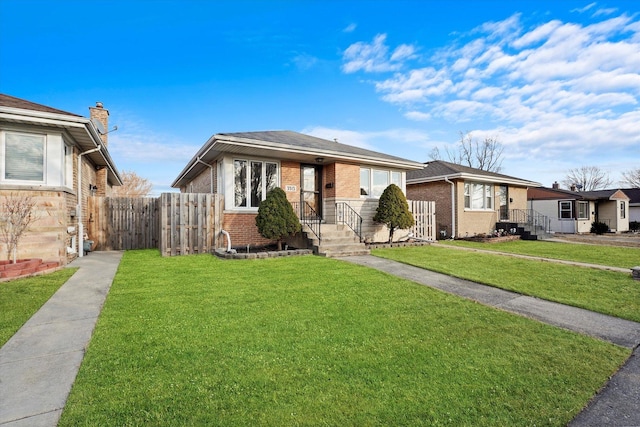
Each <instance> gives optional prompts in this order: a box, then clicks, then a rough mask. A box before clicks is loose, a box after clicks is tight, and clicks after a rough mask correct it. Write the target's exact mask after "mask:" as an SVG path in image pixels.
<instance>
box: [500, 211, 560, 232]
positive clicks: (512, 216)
mask: <svg viewBox="0 0 640 427" xmlns="http://www.w3.org/2000/svg"><path fill="white" fill-rule="evenodd" d="M509 222H517V223H518V224H527V225H530V226H532V227H534V228H535V229H537V230H542V231H544V232H546V233H549V232H551V219H549V217H548V216H547V215H543V214H541V213H540V212H536V211H534V210H533V209H510V210H509Z"/></svg>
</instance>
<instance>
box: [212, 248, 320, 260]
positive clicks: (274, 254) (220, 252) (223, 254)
mask: <svg viewBox="0 0 640 427" xmlns="http://www.w3.org/2000/svg"><path fill="white" fill-rule="evenodd" d="M213 254H214V255H215V256H217V257H218V258H223V259H263V258H280V257H290V256H301V255H313V251H312V250H311V249H291V250H286V251H265V252H255V253H237V252H236V253H229V252H227V251H225V250H224V249H216V250H215V251H214V252H213Z"/></svg>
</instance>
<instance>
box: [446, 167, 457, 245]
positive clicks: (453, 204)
mask: <svg viewBox="0 0 640 427" xmlns="http://www.w3.org/2000/svg"><path fill="white" fill-rule="evenodd" d="M444 181H445V182H448V183H449V184H451V238H452V239H455V237H456V192H455V184H454V183H453V181H449V177H447V176H445V177H444Z"/></svg>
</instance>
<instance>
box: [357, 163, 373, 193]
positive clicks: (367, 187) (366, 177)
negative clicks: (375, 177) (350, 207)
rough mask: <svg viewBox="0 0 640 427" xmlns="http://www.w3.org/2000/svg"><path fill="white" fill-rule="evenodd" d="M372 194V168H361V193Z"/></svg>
mask: <svg viewBox="0 0 640 427" xmlns="http://www.w3.org/2000/svg"><path fill="white" fill-rule="evenodd" d="M370 194H371V169H367V168H361V169H360V195H361V196H368V195H370Z"/></svg>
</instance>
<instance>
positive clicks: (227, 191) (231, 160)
mask: <svg viewBox="0 0 640 427" xmlns="http://www.w3.org/2000/svg"><path fill="white" fill-rule="evenodd" d="M420 168H422V164H421V163H418V162H413V161H410V160H406V159H402V158H399V157H394V156H390V155H386V154H382V153H377V152H375V151H371V150H366V149H363V148H359V147H354V146H351V145H346V144H342V143H339V142H337V141H329V140H326V139H321V138H316V137H313V136H309V135H303V134H300V133H297V132H291V131H267V132H244V133H221V134H216V135H214V136H212V137H211V138H210V139H209V140H208V141H207V142H206V143H205V144H204V145H203V146H202V148H201V149H200V150H199V151H198V152H197V153H196V155H195V156H194V157H193V158H192V159H191V160H190V161H189V163H188V164H187V166H186V167H185V168H184V169H183V170H182V172H180V174H179V176H178V178H176V180H175V181H174V182H173V184H171V186H172V187H174V188H179V189H180V191H181V192H188V193H191V192H193V193H219V194H221V195H223V197H224V218H223V228H224V229H225V231H228V232H229V234H230V236H231V240H232V242H233V246H234V247H243V246H246V245H261V244H268V243H270V242H269V241H268V240H265V239H264V238H263V237H262V236H260V234H259V233H258V230H257V228H256V225H255V217H256V215H257V212H258V206H259V205H260V202H261V201H262V200H264V198H265V197H266V194H267V192H268V191H269V190H270V189H272V188H274V187H280V188H282V189H283V190H284V191H285V193H286V194H287V199H288V200H289V202H291V203H292V205H294V208H296V210H297V212H298V214H299V215H300V212H301V211H300V205H301V202H302V204H303V205H305V204H306V206H307V209H305V211H306V212H307V214H305V215H308V212H309V211H310V209H313V211H315V212H316V213H317V215H318V216H319V217H321V218H322V220H323V224H335V223H336V220H337V218H336V215H338V216H339V217H340V218H338V219H341V218H342V216H343V214H344V210H345V209H347V210H348V207H347V205H348V206H349V207H351V208H352V209H353V210H355V211H356V212H357V213H358V214H360V215H361V216H362V218H363V230H362V234H363V236H361V237H363V239H368V240H370V241H386V240H387V239H388V231H387V230H386V227H384V226H381V225H377V224H374V223H373V220H372V218H373V215H374V214H375V210H376V208H377V206H378V198H379V197H380V195H381V194H382V192H383V191H384V189H385V188H386V187H387V186H388V185H389V184H396V185H398V186H399V187H400V188H401V189H402V190H403V191H405V189H406V177H405V175H406V172H407V171H409V170H416V169H420ZM342 203H344V204H342ZM324 228H325V226H324V225H323V229H324ZM397 234H398V235H399V234H400V233H397Z"/></svg>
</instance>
